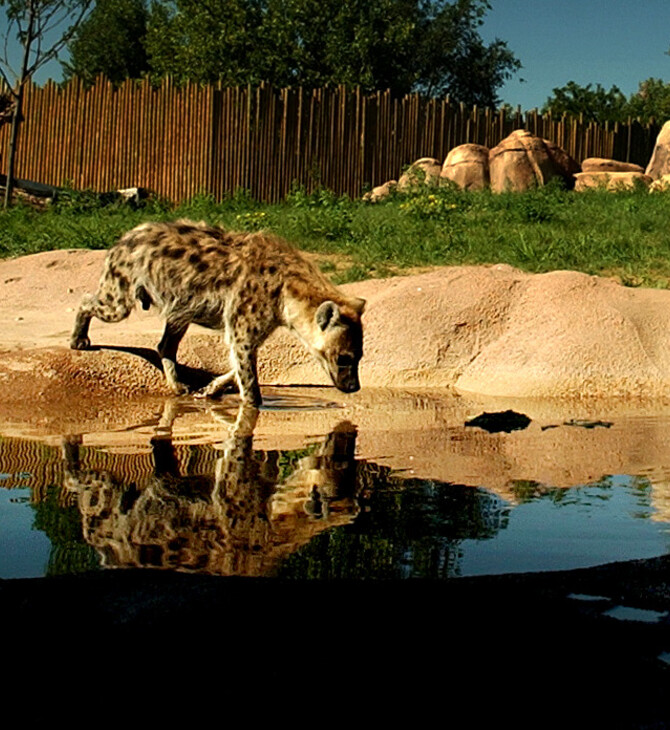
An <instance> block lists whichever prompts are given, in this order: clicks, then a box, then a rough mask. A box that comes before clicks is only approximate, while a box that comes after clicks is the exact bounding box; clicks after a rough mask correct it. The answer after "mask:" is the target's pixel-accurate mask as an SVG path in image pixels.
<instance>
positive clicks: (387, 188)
mask: <svg viewBox="0 0 670 730" xmlns="http://www.w3.org/2000/svg"><path fill="white" fill-rule="evenodd" d="M397 187H398V182H397V181H396V180H389V181H387V182H385V183H384V184H383V185H377V187H374V188H372V190H370V191H369V192H367V193H365V195H364V196H363V200H366V201H367V202H368V203H377V202H378V201H380V200H383V199H384V198H388V196H389V195H390V194H391V193H392V192H393V191H394V190H395V189H396V188H397Z"/></svg>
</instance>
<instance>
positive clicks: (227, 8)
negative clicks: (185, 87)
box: [146, 0, 520, 105]
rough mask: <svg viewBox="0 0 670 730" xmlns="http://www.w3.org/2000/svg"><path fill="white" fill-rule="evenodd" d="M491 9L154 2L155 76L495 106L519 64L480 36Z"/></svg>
mask: <svg viewBox="0 0 670 730" xmlns="http://www.w3.org/2000/svg"><path fill="white" fill-rule="evenodd" d="M489 9H490V3H488V2H486V1H485V0H452V2H447V1H446V0H205V1H204V2H203V1H201V0H171V1H170V2H162V3H158V2H155V3H154V4H153V6H152V10H151V17H150V19H149V22H148V28H147V39H146V49H147V54H148V56H149V63H150V67H151V71H152V73H155V74H157V75H159V76H160V75H163V74H170V75H172V76H173V77H174V78H175V79H177V80H182V81H183V80H186V79H190V80H194V81H217V80H219V79H220V80H221V81H222V82H223V83H224V84H227V85H228V84H231V85H235V84H247V83H252V84H255V83H258V82H260V81H269V82H271V83H273V84H275V85H278V86H290V85H302V86H307V87H318V86H322V85H325V84H351V85H359V86H361V87H362V88H363V89H365V90H368V91H372V90H376V89H387V88H388V89H391V90H392V91H393V92H395V93H396V94H405V93H408V92H410V91H422V92H426V93H429V94H433V95H438V94H440V95H442V94H450V95H451V96H452V97H453V98H454V99H455V100H457V101H463V102H466V103H471V104H475V103H476V104H482V105H495V104H496V103H497V102H498V97H497V94H496V92H497V89H498V88H499V87H500V86H501V85H502V83H503V82H504V81H505V80H506V79H507V78H509V77H510V76H511V75H512V74H513V73H514V72H515V71H517V70H518V69H519V68H520V63H519V62H518V61H517V59H516V58H515V57H514V55H513V53H512V52H511V51H510V50H509V49H508V48H507V45H506V44H505V43H504V42H503V41H500V40H495V41H494V42H493V43H491V44H490V45H486V44H485V43H484V41H483V40H482V38H481V36H480V35H479V32H478V28H479V26H480V25H481V23H482V20H483V17H484V16H485V14H486V12H487V11H488V10H489Z"/></svg>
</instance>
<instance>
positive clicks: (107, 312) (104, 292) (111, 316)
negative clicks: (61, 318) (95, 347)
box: [70, 274, 135, 350]
mask: <svg viewBox="0 0 670 730" xmlns="http://www.w3.org/2000/svg"><path fill="white" fill-rule="evenodd" d="M134 304H135V299H134V297H133V296H132V294H131V292H130V288H129V282H128V280H127V279H126V278H125V277H117V276H113V275H111V274H107V275H106V276H105V277H103V279H102V281H101V282H100V286H99V288H98V291H97V293H96V294H87V295H86V296H85V297H84V298H83V299H82V302H81V304H80V305H79V311H78V312H77V317H76V319H75V322H74V329H73V330H72V337H71V338H70V347H71V348H72V349H73V350H87V349H88V348H89V347H90V346H91V340H90V339H89V336H88V328H89V325H90V323H91V319H92V318H93V317H97V318H98V319H100V320H102V321H103V322H120V321H121V320H122V319H125V318H126V317H127V316H128V315H129V314H130V312H131V311H132V308H133V306H134Z"/></svg>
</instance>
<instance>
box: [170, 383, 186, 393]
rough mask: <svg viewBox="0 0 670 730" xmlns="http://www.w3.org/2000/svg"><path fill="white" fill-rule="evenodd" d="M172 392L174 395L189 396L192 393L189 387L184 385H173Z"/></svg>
mask: <svg viewBox="0 0 670 730" xmlns="http://www.w3.org/2000/svg"><path fill="white" fill-rule="evenodd" d="M170 390H171V391H172V392H173V393H174V395H188V394H189V393H190V392H191V389H190V388H189V387H188V385H184V383H172V385H170Z"/></svg>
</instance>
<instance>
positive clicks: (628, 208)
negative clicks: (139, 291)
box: [0, 184, 670, 286]
mask: <svg viewBox="0 0 670 730" xmlns="http://www.w3.org/2000/svg"><path fill="white" fill-rule="evenodd" d="M667 208H668V194H666V193H656V194H653V195H651V194H649V193H648V192H647V191H646V190H631V191H621V192H618V193H612V192H608V191H600V190H592V191H587V192H583V193H575V192H573V191H568V190H564V189H563V188H562V187H561V186H560V185H558V184H555V185H548V186H546V187H544V188H538V189H537V190H532V191H529V192H527V193H514V192H510V193H504V194H499V195H496V194H494V193H491V192H490V191H488V190H484V191H480V192H465V191H461V190H458V189H455V188H453V187H451V186H445V187H437V188H429V187H426V188H424V189H419V190H418V191H415V192H413V193H411V194H409V195H407V196H404V195H401V194H396V195H394V196H391V197H389V198H388V199H386V200H384V201H382V202H379V203H375V204H369V203H365V202H363V201H361V200H351V199H349V198H347V197H341V196H337V195H334V194H333V193H330V192H328V191H325V190H318V191H316V192H314V193H311V194H308V193H306V192H305V191H304V190H295V191H294V192H293V193H292V194H291V195H290V196H289V197H288V198H287V199H286V200H285V201H283V202H281V203H277V204H273V205H270V204H262V203H258V202H256V201H253V200H251V199H250V198H249V197H248V195H246V194H245V193H244V192H242V193H239V194H237V195H234V196H231V197H230V198H228V199H227V200H224V201H222V202H217V201H215V200H214V199H213V198H212V197H211V196H206V195H201V196H198V197H196V198H194V199H193V200H191V201H188V202H186V203H184V204H182V205H180V206H178V207H177V208H170V207H169V206H166V205H165V204H163V203H161V202H160V201H158V202H149V203H147V205H146V206H145V207H144V208H140V209H132V208H130V207H128V206H124V205H119V204H118V203H114V204H107V205H101V204H100V201H98V200H97V199H94V198H93V197H92V196H91V194H87V193H81V194H77V195H75V194H72V195H71V196H70V197H69V198H62V199H61V200H60V201H59V202H57V203H56V204H55V205H53V206H51V207H49V208H47V209H45V210H43V211H39V210H35V209H33V208H30V207H28V206H25V205H19V206H15V207H14V208H12V209H10V210H7V211H3V212H0V255H2V256H15V255H20V254H26V253H35V252H38V251H44V250H49V249H55V248H73V247H87V248H107V247H109V246H111V245H112V244H113V243H114V242H115V241H116V240H117V239H118V237H119V236H120V235H121V234H122V233H124V232H125V231H127V230H129V229H130V228H132V227H133V226H135V225H138V224H139V223H141V222H143V221H146V220H168V219H175V218H180V217H187V218H193V219H195V220H207V221H209V222H212V223H219V224H221V225H224V226H225V227H227V228H230V229H233V230H257V229H261V228H262V229H265V230H268V231H271V232H273V233H276V234H277V235H280V236H283V237H284V238H286V239H288V240H289V241H291V242H293V243H294V244H295V245H297V246H298V247H299V248H302V249H305V250H308V251H311V252H314V253H317V254H319V253H320V254H324V255H327V256H328V262H329V263H328V269H329V274H330V275H331V276H332V278H333V280H334V281H336V282H337V283H343V282H345V281H353V280H357V279H363V278H367V277H374V276H389V275H392V274H394V273H399V272H402V271H403V270H405V269H408V268H413V267H424V266H444V265H457V264H497V263H505V264H510V265H512V266H515V267H518V268H520V269H523V270H525V271H536V272H540V271H550V270H553V269H576V270H579V271H584V272H587V273H590V274H604V275H608V276H609V275H615V276H617V277H618V278H619V279H620V280H621V281H622V282H624V283H626V284H628V285H635V286H637V285H640V284H643V285H646V286H667V284H668V281H670V231H669V230H668V226H667ZM334 262H337V263H336V265H335V263H334Z"/></svg>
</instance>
